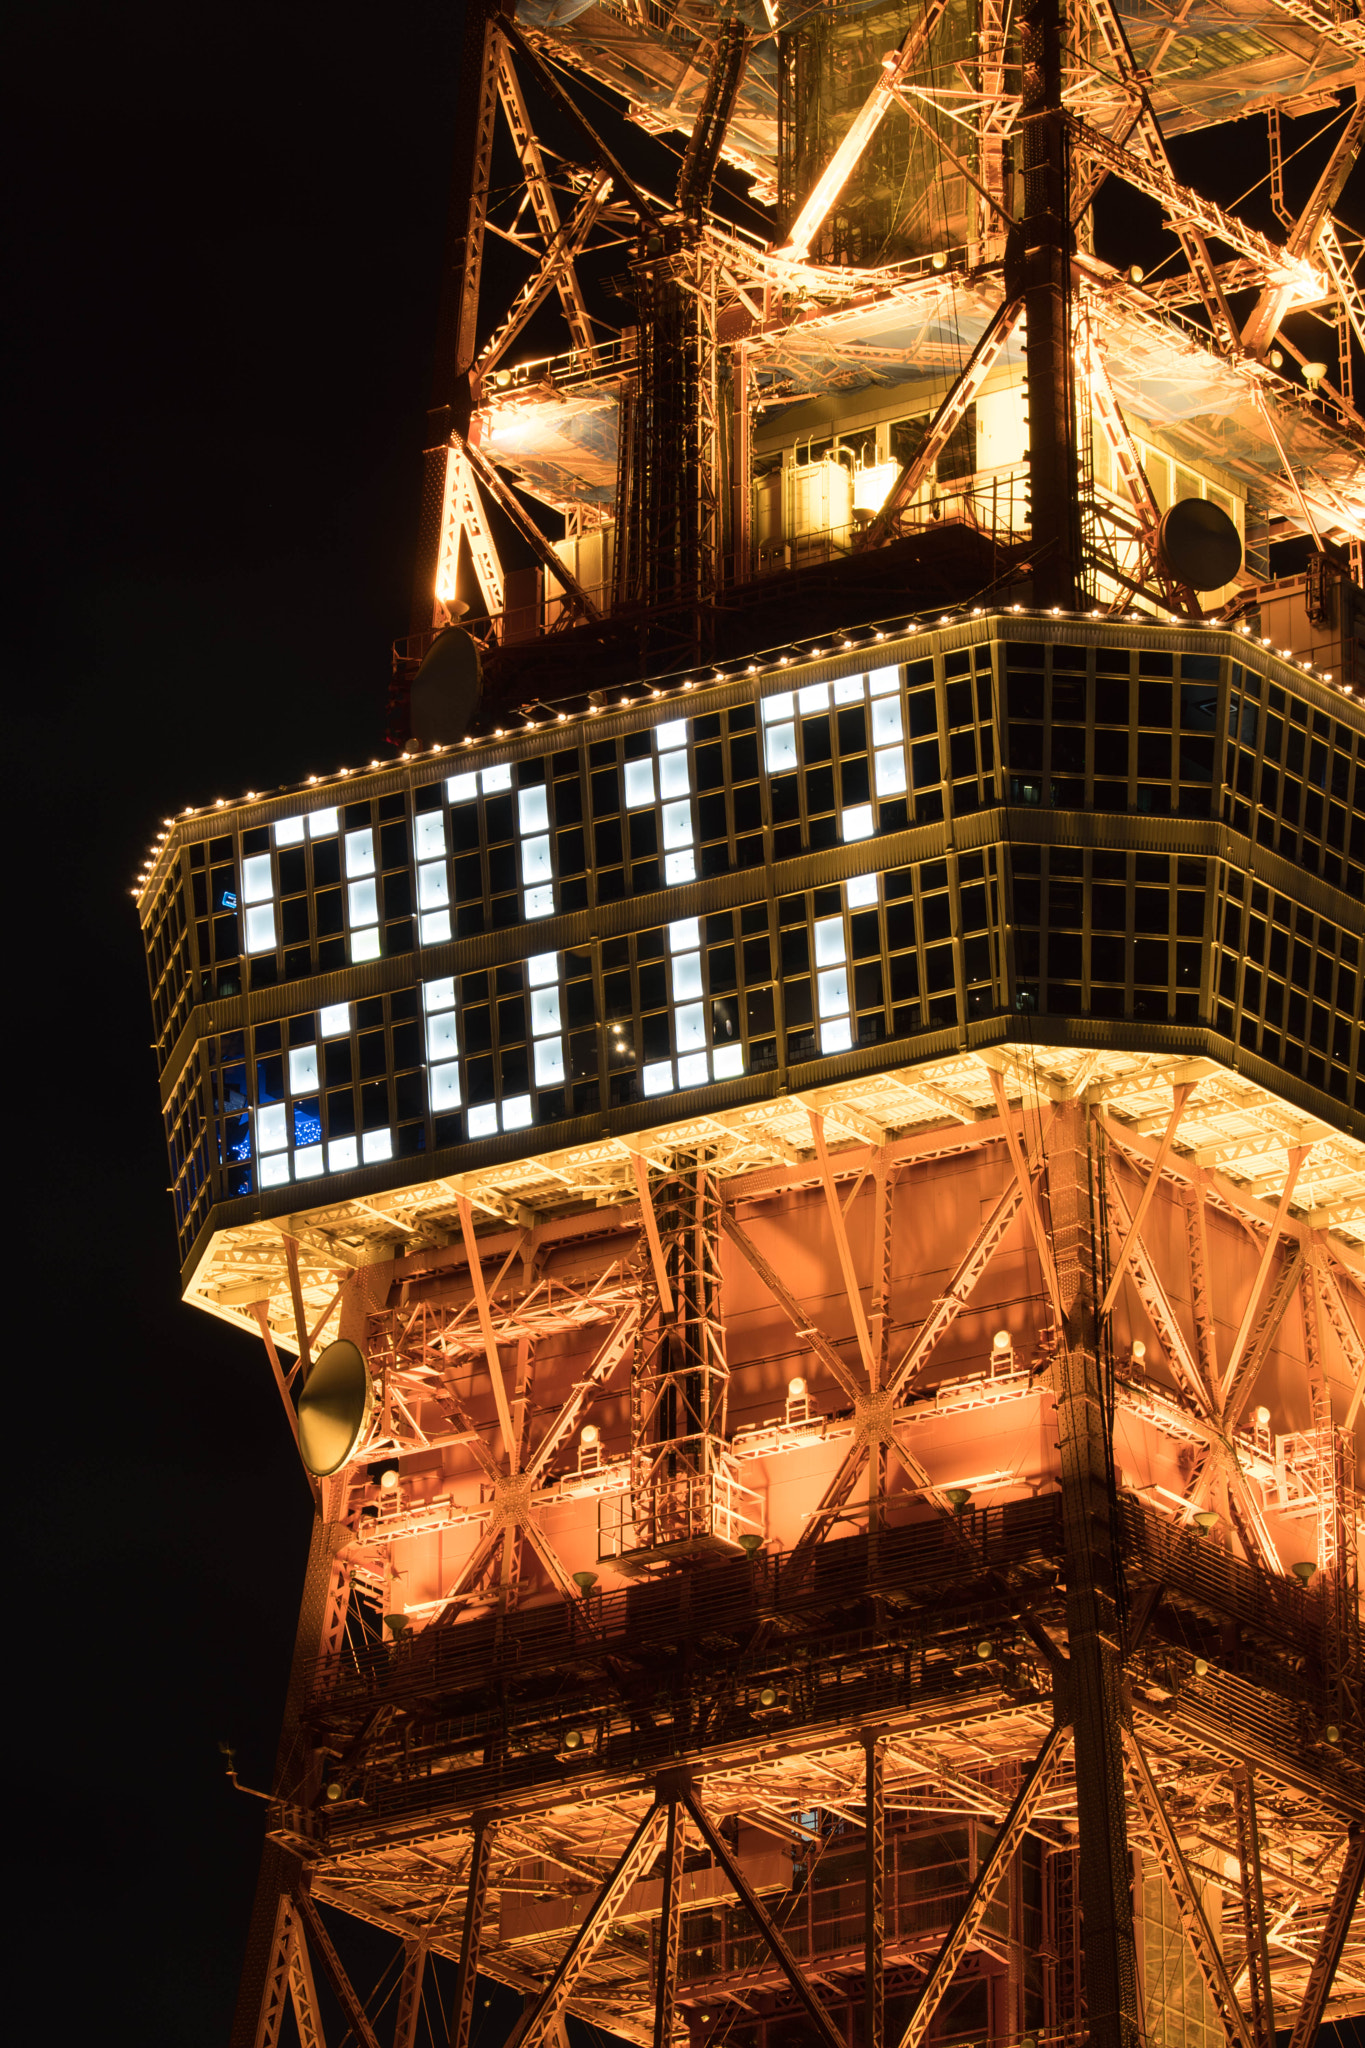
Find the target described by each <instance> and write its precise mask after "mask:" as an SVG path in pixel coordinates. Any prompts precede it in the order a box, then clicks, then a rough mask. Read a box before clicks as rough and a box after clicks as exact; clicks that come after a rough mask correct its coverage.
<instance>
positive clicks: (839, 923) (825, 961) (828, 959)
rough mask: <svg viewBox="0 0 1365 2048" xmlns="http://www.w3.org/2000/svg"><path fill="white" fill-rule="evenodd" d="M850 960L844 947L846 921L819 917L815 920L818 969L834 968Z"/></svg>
mask: <svg viewBox="0 0 1365 2048" xmlns="http://www.w3.org/2000/svg"><path fill="white" fill-rule="evenodd" d="M847 958H848V951H847V948H846V947H845V945H844V920H843V919H842V918H841V917H817V918H816V920H815V964H816V966H817V967H832V966H834V965H835V963H836V962H838V961H840V960H846V959H847Z"/></svg>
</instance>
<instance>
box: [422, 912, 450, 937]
mask: <svg viewBox="0 0 1365 2048" xmlns="http://www.w3.org/2000/svg"><path fill="white" fill-rule="evenodd" d="M419 929H420V932H421V938H422V944H423V945H424V946H439V945H441V944H443V943H444V941H445V940H446V939H448V938H449V937H450V912H449V911H448V910H428V911H426V912H425V913H424V914H423V916H422V917H421V919H420V920H419Z"/></svg>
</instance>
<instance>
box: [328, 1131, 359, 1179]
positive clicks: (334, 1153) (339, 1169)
mask: <svg viewBox="0 0 1365 2048" xmlns="http://www.w3.org/2000/svg"><path fill="white" fill-rule="evenodd" d="M359 1164H360V1148H359V1146H358V1144H357V1142H356V1140H355V1139H354V1138H333V1140H332V1142H331V1144H330V1145H329V1146H328V1147H327V1171H328V1172H329V1173H345V1171H346V1169H347V1168H348V1167H351V1166H359Z"/></svg>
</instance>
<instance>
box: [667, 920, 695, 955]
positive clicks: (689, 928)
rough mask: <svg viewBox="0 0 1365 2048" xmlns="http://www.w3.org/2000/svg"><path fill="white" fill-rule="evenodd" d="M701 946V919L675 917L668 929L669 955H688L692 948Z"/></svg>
mask: <svg viewBox="0 0 1365 2048" xmlns="http://www.w3.org/2000/svg"><path fill="white" fill-rule="evenodd" d="M700 944H701V919H700V918H696V917H677V918H674V920H673V922H672V924H671V925H670V926H669V927H668V950H669V952H670V953H690V952H691V951H692V949H693V947H694V946H699V945H700Z"/></svg>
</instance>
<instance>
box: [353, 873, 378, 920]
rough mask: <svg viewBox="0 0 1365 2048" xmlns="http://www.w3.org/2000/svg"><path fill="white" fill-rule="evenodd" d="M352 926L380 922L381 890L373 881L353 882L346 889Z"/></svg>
mask: <svg viewBox="0 0 1365 2048" xmlns="http://www.w3.org/2000/svg"><path fill="white" fill-rule="evenodd" d="M346 898H347V908H348V909H349V911H350V913H351V924H352V927H355V926H357V925H365V924H378V922H379V892H378V890H377V889H376V888H375V886H374V883H373V882H372V881H369V882H352V883H351V886H350V888H349V889H348V890H347V891H346Z"/></svg>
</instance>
